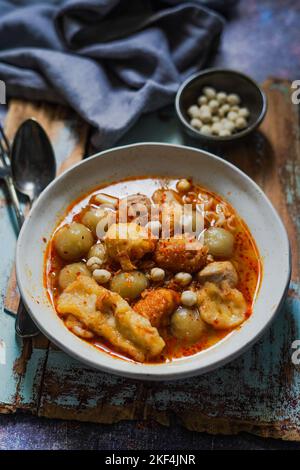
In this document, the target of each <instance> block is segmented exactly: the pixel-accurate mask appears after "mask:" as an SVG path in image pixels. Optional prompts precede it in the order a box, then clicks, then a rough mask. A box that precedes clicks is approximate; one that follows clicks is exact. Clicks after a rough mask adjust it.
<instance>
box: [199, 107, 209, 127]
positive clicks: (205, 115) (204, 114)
mask: <svg viewBox="0 0 300 470" xmlns="http://www.w3.org/2000/svg"><path fill="white" fill-rule="evenodd" d="M199 118H200V120H201V121H202V122H203V123H204V124H208V123H210V122H211V110H210V107H209V106H207V105H206V104H204V105H202V106H201V108H200V112H199Z"/></svg>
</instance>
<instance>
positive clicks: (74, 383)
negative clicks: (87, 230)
mask: <svg viewBox="0 0 300 470" xmlns="http://www.w3.org/2000/svg"><path fill="white" fill-rule="evenodd" d="M151 140H156V141H157V140H160V141H165V142H173V143H184V138H183V135H182V134H181V133H179V132H178V123H177V121H176V119H175V118H174V117H173V118H171V119H170V120H168V121H162V120H159V119H157V115H156V117H155V118H154V119H153V116H145V118H144V120H141V121H140V122H139V123H138V124H137V126H136V127H135V129H134V130H133V131H132V133H130V134H128V135H127V136H126V138H124V139H123V140H122V142H120V144H124V143H132V142H134V141H151ZM286 171H287V172H288V173H290V168H289V167H287V168H286ZM292 198H293V195H292ZM292 200H293V199H291V201H290V202H291V203H292ZM0 237H1V240H5V248H6V249H5V250H3V251H4V253H3V258H2V263H1V265H0V272H1V277H0V287H1V292H2V294H3V293H4V290H5V288H6V284H7V280H8V276H9V273H10V269H11V265H12V262H13V256H14V244H15V236H14V232H13V228H12V225H11V223H10V219H9V214H8V211H7V208H5V207H4V206H3V207H0ZM295 339H300V287H299V286H298V285H297V284H291V289H290V295H289V297H288V299H287V301H286V303H285V304H284V306H283V308H282V310H281V312H280V313H279V314H278V317H277V319H276V320H275V322H274V324H273V325H272V327H271V328H270V329H269V330H268V331H267V332H266V333H265V335H264V337H263V338H262V339H261V340H260V341H259V342H258V343H257V344H256V345H255V346H254V347H253V348H251V349H250V350H249V351H247V352H246V353H245V354H243V355H242V356H241V357H239V358H238V359H236V360H235V361H233V362H231V363H230V364H228V365H226V366H225V367H223V368H221V369H218V370H216V371H214V372H211V373H209V374H206V375H204V376H201V377H198V378H193V379H186V380H181V381H177V382H165V383H148V382H147V383H140V382H137V381H133V380H127V379H123V378H120V377H115V376H112V375H109V374H103V373H100V372H98V371H94V370H91V369H89V368H87V367H85V366H84V365H82V364H80V363H78V362H77V361H76V360H74V359H72V358H70V357H68V356H67V355H66V354H64V353H63V352H61V351H57V350H54V349H50V350H49V354H48V359H47V367H46V368H45V375H44V376H43V371H44V363H45V355H46V351H43V350H37V349H35V350H34V351H33V354H32V356H31V358H30V360H29V362H28V365H27V370H26V374H25V375H24V377H22V378H21V379H20V380H19V379H18V377H15V376H14V374H13V373H12V367H13V364H14V362H15V360H16V359H17V358H18V357H19V356H20V352H21V349H20V344H19V343H18V342H17V341H16V339H15V335H14V319H13V318H11V317H10V316H8V315H6V314H4V313H3V303H2V300H1V312H0V340H3V341H4V342H5V344H6V346H7V351H8V355H7V362H6V366H1V365H0V377H1V380H0V402H2V403H7V404H12V405H14V403H15V396H16V392H17V391H18V399H19V406H21V407H23V408H24V407H25V408H30V409H32V410H33V411H35V410H37V405H38V403H39V400H40V409H39V414H40V415H44V414H46V415H47V411H46V409H47V406H48V405H49V404H50V405H52V406H53V405H54V406H57V407H58V408H59V409H64V410H72V411H73V412H75V413H74V415H73V416H74V418H75V417H76V416H78V415H76V412H78V413H81V417H82V418H83V419H84V416H85V414H84V413H85V412H89V411H92V412H93V410H94V411H95V413H96V412H97V411H98V412H99V413H101V410H102V409H104V408H105V406H106V405H109V406H110V407H126V408H127V409H131V410H132V415H133V416H134V417H141V416H146V415H147V410H148V409H151V408H153V409H156V410H160V411H163V412H165V411H174V412H175V413H177V412H182V411H183V410H185V409H187V410H193V409H195V410H197V411H198V412H199V411H202V412H203V413H204V414H206V415H208V416H211V417H228V418H230V419H236V420H247V421H250V422H253V423H263V422H264V423H270V424H271V423H272V424H273V423H274V422H277V423H278V422H281V423H283V424H284V423H286V422H287V421H288V422H289V427H290V428H295V429H296V430H299V429H300V402H299V400H298V397H299V395H300V374H299V372H298V370H297V368H296V367H295V366H294V365H293V364H292V362H291V354H292V350H291V344H292V342H293V341H294V340H295ZM0 357H1V356H0ZM42 378H43V380H42ZM41 382H42V387H41V388H40V384H41ZM87 416H89V418H88V419H91V418H90V415H87ZM297 432H298V431H297ZM299 437H300V433H299Z"/></svg>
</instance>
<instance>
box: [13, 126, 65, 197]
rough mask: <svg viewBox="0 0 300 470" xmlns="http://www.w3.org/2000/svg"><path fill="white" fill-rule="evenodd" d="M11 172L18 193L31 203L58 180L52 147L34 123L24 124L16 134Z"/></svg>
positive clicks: (40, 128)
mask: <svg viewBox="0 0 300 470" xmlns="http://www.w3.org/2000/svg"><path fill="white" fill-rule="evenodd" d="M11 170H12V176H13V179H14V183H15V186H16V188H17V190H18V191H19V192H20V193H22V194H25V195H26V196H28V198H29V199H30V201H31V202H32V201H34V200H35V199H36V198H37V197H38V196H39V194H40V193H41V192H42V191H43V190H44V189H45V188H46V186H48V184H49V183H50V182H51V181H52V180H53V179H54V178H55V173H56V162H55V157H54V152H53V149H52V146H51V143H50V141H49V138H48V136H47V134H46V132H45V131H44V129H43V128H42V126H41V125H40V124H39V123H38V122H37V121H35V120H34V119H27V120H26V121H24V122H23V124H22V125H21V126H20V128H19V129H18V131H17V133H16V136H15V139H14V143H13V146H12V157H11Z"/></svg>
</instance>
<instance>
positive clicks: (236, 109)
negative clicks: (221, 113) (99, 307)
mask: <svg viewBox="0 0 300 470" xmlns="http://www.w3.org/2000/svg"><path fill="white" fill-rule="evenodd" d="M239 110H240V107H239V106H238V105H235V106H231V108H230V111H234V112H235V113H239Z"/></svg>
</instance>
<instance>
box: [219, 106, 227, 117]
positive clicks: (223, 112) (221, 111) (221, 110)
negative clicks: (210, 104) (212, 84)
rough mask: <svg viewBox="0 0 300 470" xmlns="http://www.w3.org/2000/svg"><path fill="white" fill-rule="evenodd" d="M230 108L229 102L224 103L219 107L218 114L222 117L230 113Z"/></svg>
mask: <svg viewBox="0 0 300 470" xmlns="http://www.w3.org/2000/svg"><path fill="white" fill-rule="evenodd" d="M229 110H230V106H229V104H223V106H221V108H219V111H218V114H219V116H220V117H224V116H225V115H226V114H227V113H228V111H229Z"/></svg>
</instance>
